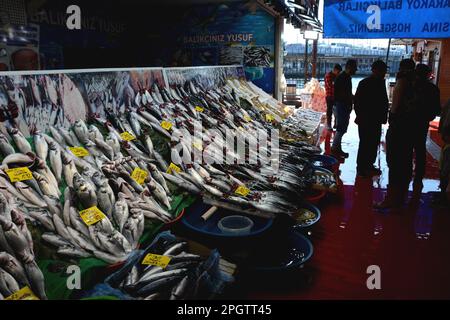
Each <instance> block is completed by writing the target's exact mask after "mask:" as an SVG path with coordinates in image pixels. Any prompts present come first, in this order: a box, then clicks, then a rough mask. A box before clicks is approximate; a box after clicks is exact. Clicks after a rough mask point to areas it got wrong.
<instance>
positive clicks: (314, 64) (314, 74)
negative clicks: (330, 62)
mask: <svg viewBox="0 0 450 320" xmlns="http://www.w3.org/2000/svg"><path fill="white" fill-rule="evenodd" d="M312 77H313V78H317V40H313V52H312Z"/></svg>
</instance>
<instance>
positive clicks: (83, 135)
mask: <svg viewBox="0 0 450 320" xmlns="http://www.w3.org/2000/svg"><path fill="white" fill-rule="evenodd" d="M72 128H73V131H74V132H75V135H76V136H77V138H78V140H79V141H80V142H82V143H85V142H86V141H87V140H88V136H89V131H88V128H87V126H86V124H85V123H84V121H83V120H81V119H78V120H77V121H75V123H74V125H73V127H72Z"/></svg>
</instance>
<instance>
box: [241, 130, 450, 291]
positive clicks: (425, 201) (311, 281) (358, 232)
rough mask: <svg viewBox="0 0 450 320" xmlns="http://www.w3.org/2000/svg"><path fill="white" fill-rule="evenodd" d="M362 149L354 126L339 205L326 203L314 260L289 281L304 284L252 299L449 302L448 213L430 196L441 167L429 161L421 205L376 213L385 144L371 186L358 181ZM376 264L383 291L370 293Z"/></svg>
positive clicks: (315, 238)
mask: <svg viewBox="0 0 450 320" xmlns="http://www.w3.org/2000/svg"><path fill="white" fill-rule="evenodd" d="M384 132H385V130H384ZM328 142H329V141H328ZM323 147H324V149H326V148H327V147H328V146H327V140H326V139H325V141H324V143H323ZM357 148H358V136H357V127H356V125H354V124H353V125H351V127H350V128H349V132H348V134H347V135H345V136H344V140H343V149H344V150H345V151H347V152H349V153H350V157H349V159H347V160H346V161H345V163H343V164H341V166H340V170H341V179H342V181H343V182H344V187H343V188H342V190H341V192H340V194H339V196H338V197H337V199H333V200H327V203H322V204H321V205H320V207H321V209H322V219H321V220H320V222H319V223H318V225H317V226H316V227H315V229H314V230H313V231H312V235H311V240H312V242H313V245H314V255H313V258H312V259H311V260H310V261H309V262H308V263H307V265H306V266H305V267H304V269H303V270H301V271H299V273H298V274H297V275H293V276H291V281H293V282H295V278H296V277H297V276H298V277H303V278H304V279H306V280H305V281H302V282H301V283H300V284H298V285H289V288H286V289H283V288H282V289H279V290H276V291H274V290H270V289H267V290H264V289H263V290H258V293H255V294H251V295H250V296H249V297H250V298H260V299H450V212H449V211H448V210H443V209H441V210H437V209H432V208H431V207H430V195H429V194H425V193H427V192H429V191H436V190H437V186H438V181H437V173H438V171H436V168H437V163H436V161H435V160H433V159H432V158H431V157H429V158H428V160H429V166H428V167H427V171H428V174H427V178H426V179H425V181H424V182H425V188H424V194H423V197H422V201H421V202H420V204H418V205H416V206H408V207H405V208H403V209H401V210H397V211H391V212H377V211H374V210H373V209H372V206H371V205H372V201H373V200H380V199H381V198H382V197H383V193H384V192H385V190H384V189H385V187H386V184H387V167H386V160H385V148H384V144H382V147H381V149H380V153H379V157H378V159H377V162H378V164H379V166H380V168H382V169H383V174H382V176H381V177H379V178H376V179H373V180H372V179H360V178H356V169H355V168H356V163H355V161H356V152H357ZM370 265H377V266H379V267H380V268H381V290H369V289H367V286H366V280H367V277H368V275H367V273H366V270H367V267H368V266H370ZM281 287H283V286H282V285H281Z"/></svg>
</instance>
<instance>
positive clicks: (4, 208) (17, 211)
mask: <svg viewBox="0 0 450 320" xmlns="http://www.w3.org/2000/svg"><path fill="white" fill-rule="evenodd" d="M26 286H28V287H29V288H30V289H31V290H32V292H33V293H34V294H35V295H36V296H37V297H38V298H39V299H47V296H46V294H45V285H44V276H43V274H42V272H41V270H40V269H39V267H38V265H37V263H36V261H35V257H34V248H33V239H32V238H31V234H30V231H29V230H28V228H27V224H26V222H25V217H24V214H23V212H22V209H21V208H20V207H19V206H17V205H16V204H15V203H14V201H12V199H11V198H10V199H8V198H7V197H5V196H4V195H3V194H2V193H0V300H3V299H4V298H7V297H9V296H11V295H12V294H14V293H16V292H18V291H19V290H20V289H23V288H24V287H26Z"/></svg>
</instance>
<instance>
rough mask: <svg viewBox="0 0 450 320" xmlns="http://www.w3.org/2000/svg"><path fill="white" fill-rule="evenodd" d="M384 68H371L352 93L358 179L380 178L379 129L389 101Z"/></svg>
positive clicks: (376, 64)
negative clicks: (376, 164)
mask: <svg viewBox="0 0 450 320" xmlns="http://www.w3.org/2000/svg"><path fill="white" fill-rule="evenodd" d="M386 71H387V65H386V64H385V63H384V62H383V61H381V60H377V61H375V62H374V63H373V64H372V74H371V75H370V76H369V77H367V78H365V79H363V80H361V82H360V83H359V85H358V89H357V90H356V93H355V98H354V106H355V113H356V120H355V122H356V124H357V125H358V131H359V149H358V158H357V165H358V167H357V172H358V175H359V176H362V177H369V176H372V175H380V174H381V171H380V169H378V168H376V167H375V166H374V163H375V160H376V158H377V150H378V146H379V144H380V139H381V126H382V125H383V124H385V123H386V122H387V116H388V108H389V100H388V97H387V91H386V83H385V79H384V77H385V75H386Z"/></svg>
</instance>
